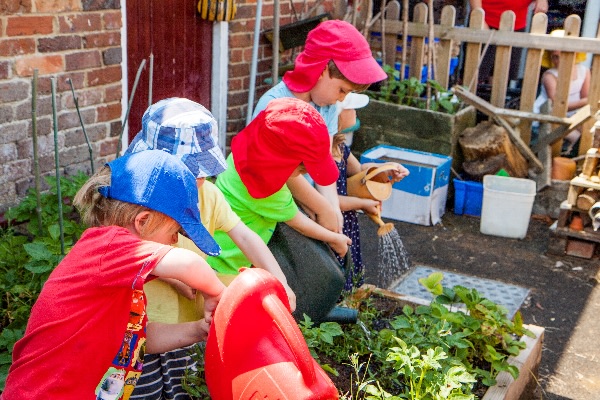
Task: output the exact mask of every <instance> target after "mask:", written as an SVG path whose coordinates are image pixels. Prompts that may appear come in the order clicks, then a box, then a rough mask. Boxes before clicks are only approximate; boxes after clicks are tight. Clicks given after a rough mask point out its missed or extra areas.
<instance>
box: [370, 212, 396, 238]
mask: <svg viewBox="0 0 600 400" xmlns="http://www.w3.org/2000/svg"><path fill="white" fill-rule="evenodd" d="M367 215H368V216H369V218H371V219H372V220H373V221H374V222H375V223H376V224H377V225H379V229H377V235H378V236H385V235H387V234H388V233H390V232H391V231H392V230H393V229H394V224H392V223H391V222H388V223H385V222H383V220H382V219H381V206H378V207H377V214H367Z"/></svg>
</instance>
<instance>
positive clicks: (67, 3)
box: [0, 0, 332, 213]
mask: <svg viewBox="0 0 600 400" xmlns="http://www.w3.org/2000/svg"><path fill="white" fill-rule="evenodd" d="M190 1H196V0H190ZM237 4H238V12H237V15H236V18H235V19H234V20H233V21H231V22H230V24H229V31H230V34H229V51H230V65H229V72H228V73H229V97H228V107H229V108H228V113H227V120H228V126H227V131H228V133H229V136H230V137H231V136H232V135H234V134H235V133H237V132H239V131H240V130H241V129H242V128H243V127H244V126H245V124H246V113H247V109H248V93H249V92H248V90H249V84H250V76H249V75H250V64H251V59H252V44H253V34H254V24H255V22H256V19H255V18H256V0H238V1H237ZM293 4H294V8H295V9H296V15H297V16H298V17H300V16H301V14H302V6H303V4H304V3H303V1H301V0H294V1H293ZM315 4H316V1H315V0H308V1H307V2H306V9H307V10H309V9H312V8H313V7H314V6H315ZM331 4H332V0H324V1H322V2H321V6H320V8H319V9H318V10H317V12H318V13H321V12H328V11H331V7H332V5H331ZM280 10H281V11H280V15H281V24H282V25H283V24H287V23H290V22H292V21H295V20H296V17H295V16H294V15H293V13H292V12H291V3H290V2H289V1H281V2H280ZM313 15H314V14H313ZM121 17H122V16H121V9H120V1H119V0H53V1H47V0H3V1H1V2H0V168H1V170H0V213H2V212H4V211H6V209H7V208H8V207H10V206H12V205H15V204H16V203H18V201H19V200H20V199H21V198H22V197H23V196H24V195H25V194H26V193H27V190H28V189H29V188H30V187H32V186H33V183H34V171H33V159H32V157H33V149H32V132H31V130H32V128H31V126H32V123H31V120H32V111H31V104H32V101H31V100H32V96H31V92H32V76H33V70H34V68H37V69H38V76H39V79H38V97H37V132H38V137H39V138H38V154H39V156H40V170H41V171H40V172H41V174H42V175H44V176H46V175H54V174H55V171H54V141H53V136H54V134H53V126H52V107H51V83H50V79H51V77H56V82H57V112H58V143H59V144H58V146H59V158H60V166H61V174H63V175H64V174H72V173H74V172H76V171H79V170H83V171H86V172H88V173H89V172H90V169H91V168H90V162H89V153H88V149H87V144H86V142H85V138H84V136H83V132H82V129H81V126H80V123H79V118H78V116H77V111H76V108H75V106H74V102H73V97H72V94H71V89H70V85H69V84H68V81H67V79H68V78H70V79H71V81H72V82H73V85H74V87H75V93H76V96H77V98H78V101H79V107H80V111H81V114H82V119H83V121H84V124H85V129H86V132H87V134H88V136H89V137H90V140H91V141H92V143H93V151H94V159H95V165H96V167H98V166H100V165H102V164H104V162H105V161H107V160H110V159H111V158H112V157H113V156H114V154H115V152H116V148H117V138H118V135H119V133H120V130H121V121H120V118H121V113H122V104H121V98H122V89H121V79H122V65H121V64H122V59H121V58H122V56H121V33H120V28H121V21H122V18H121ZM271 28H273V0H267V1H264V2H263V12H262V25H261V29H260V31H261V37H260V48H259V51H258V68H257V70H258V74H257V77H256V84H257V87H256V92H255V96H254V99H255V102H256V101H257V100H258V99H259V98H260V96H261V95H262V94H263V93H264V92H265V91H266V90H268V88H269V87H270V86H269V85H268V84H266V83H264V80H265V79H266V78H269V77H270V76H271V65H272V51H271V44H270V42H268V41H267V39H266V38H265V37H264V35H262V32H263V31H264V30H267V29H271ZM292 56H293V53H292V52H291V51H287V52H286V53H284V54H282V55H281V57H280V59H281V63H286V62H289V61H290V58H291V57H292Z"/></svg>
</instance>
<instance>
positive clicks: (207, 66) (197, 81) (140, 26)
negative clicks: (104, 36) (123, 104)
mask: <svg viewBox="0 0 600 400" xmlns="http://www.w3.org/2000/svg"><path fill="white" fill-rule="evenodd" d="M126 8H127V9H126V12H127V27H126V31H127V87H128V98H129V95H130V93H131V91H132V88H133V84H134V81H135V77H136V74H137V70H138V68H139V66H140V65H141V63H142V60H144V59H145V60H146V66H145V68H144V70H143V71H142V73H141V76H140V80H139V83H138V86H137V89H136V92H135V97H134V100H133V103H132V106H131V110H130V112H129V119H128V124H129V138H130V141H131V139H132V138H133V137H134V136H135V134H136V133H137V132H139V130H140V128H141V121H142V116H143V114H144V111H146V109H147V108H148V104H149V100H148V93H149V84H148V82H149V79H150V54H151V53H152V54H153V55H154V68H153V79H152V80H153V84H152V102H153V103H155V102H157V101H159V100H161V99H164V98H168V97H186V98H188V99H190V100H194V101H197V102H198V103H200V104H202V105H203V106H205V107H206V108H208V109H210V78H211V59H212V22H208V21H205V20H203V19H201V18H200V14H199V13H198V11H197V2H194V1H190V0H128V1H127V2H126Z"/></svg>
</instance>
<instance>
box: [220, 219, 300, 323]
mask: <svg viewBox="0 0 600 400" xmlns="http://www.w3.org/2000/svg"><path fill="white" fill-rule="evenodd" d="M227 234H228V235H229V236H230V237H231V240H233V242H234V243H235V244H236V245H237V246H238V247H239V248H240V250H242V253H244V255H245V256H246V258H248V260H249V261H250V262H251V263H252V265H253V266H255V267H258V268H261V269H264V270H265V271H269V272H270V273H271V274H273V275H274V276H275V277H276V278H277V279H279V282H281V283H282V285H283V287H284V288H285V291H286V293H287V296H288V300H289V302H290V308H291V310H292V312H293V311H294V310H295V309H296V294H295V293H294V291H293V290H292V289H291V288H290V287H289V286H288V283H287V279H286V277H285V275H284V274H283V271H282V270H281V267H280V266H279V263H278V262H277V260H275V257H273V253H271V250H269V247H267V245H266V244H265V242H263V241H262V239H261V238H260V236H258V234H256V233H255V232H254V231H253V230H251V229H250V228H248V227H247V226H246V225H245V224H244V223H243V222H241V221H240V222H239V223H238V224H237V225H236V226H235V227H234V228H233V229H232V230H230V231H229V232H227Z"/></svg>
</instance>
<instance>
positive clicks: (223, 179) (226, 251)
mask: <svg viewBox="0 0 600 400" xmlns="http://www.w3.org/2000/svg"><path fill="white" fill-rule="evenodd" d="M265 179H269V177H268V176H265ZM216 185H217V187H218V188H219V189H220V190H221V192H222V193H223V195H224V196H225V199H226V200H227V202H228V203H229V205H230V206H231V208H232V209H233V211H235V213H236V214H237V215H238V217H240V219H241V220H242V222H243V223H245V224H246V226H247V227H248V228H250V229H251V230H253V231H254V232H256V233H257V234H258V235H259V236H260V237H261V239H262V240H263V241H264V242H265V243H268V242H269V240H270V239H271V236H273V231H274V230H275V226H276V225H277V222H285V221H289V220H290V219H292V218H294V217H295V216H296V214H297V213H298V206H297V205H296V203H294V199H293V198H292V193H291V192H290V190H289V189H288V187H287V186H285V185H284V186H283V187H282V188H281V189H280V190H279V191H278V192H276V193H274V194H272V195H271V196H269V197H265V198H264V199H255V198H254V197H252V196H250V194H249V193H248V190H247V189H246V186H245V185H244V183H243V182H242V180H241V178H240V175H239V174H238V172H237V171H236V170H235V165H234V163H233V154H230V155H229V157H227V169H226V170H225V172H222V173H221V174H219V176H218V177H217V182H216ZM215 240H216V241H217V243H218V244H219V246H221V254H220V255H219V256H217V257H208V259H207V261H208V263H209V264H210V266H211V267H212V268H213V269H214V270H216V271H217V272H221V273H224V274H237V273H238V270H239V268H241V267H248V266H250V261H248V259H247V258H246V256H245V255H244V254H243V253H242V251H241V250H240V249H239V248H238V247H237V246H236V244H235V243H234V242H233V241H232V240H231V238H230V237H229V235H227V234H226V233H224V232H221V231H217V232H215Z"/></svg>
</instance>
